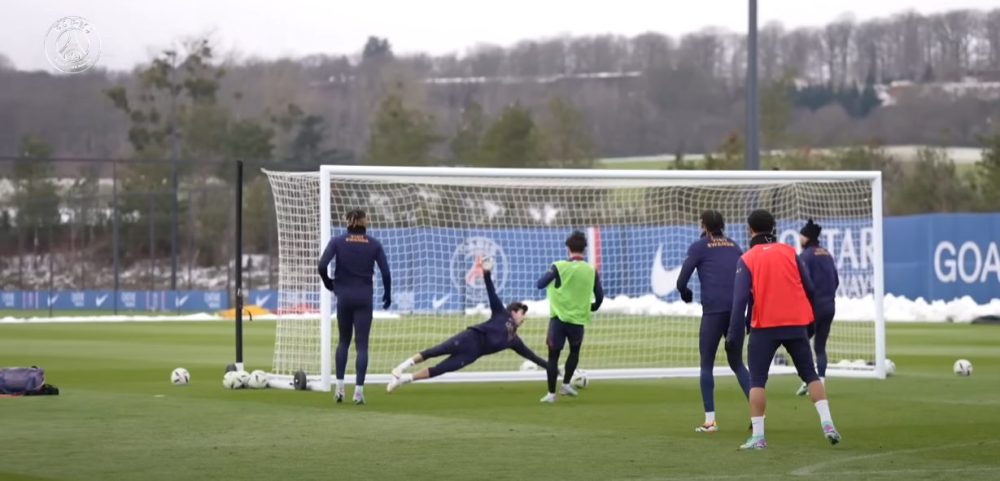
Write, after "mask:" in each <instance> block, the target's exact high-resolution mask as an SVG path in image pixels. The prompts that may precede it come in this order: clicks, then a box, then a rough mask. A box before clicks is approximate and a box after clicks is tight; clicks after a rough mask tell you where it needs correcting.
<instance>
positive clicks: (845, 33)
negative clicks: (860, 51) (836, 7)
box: [823, 17, 854, 86]
mask: <svg viewBox="0 0 1000 481" xmlns="http://www.w3.org/2000/svg"><path fill="white" fill-rule="evenodd" d="M853 34H854V19H853V18H851V17H844V18H841V19H840V20H838V21H836V22H834V23H831V24H829V25H827V26H826V28H824V29H823V51H824V55H825V59H826V68H827V79H828V81H829V82H830V84H831V85H838V86H842V85H844V84H845V83H846V82H847V80H848V79H847V59H848V57H849V55H850V51H851V50H850V46H851V37H852V35H853Z"/></svg>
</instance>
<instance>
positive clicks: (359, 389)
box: [354, 386, 365, 396]
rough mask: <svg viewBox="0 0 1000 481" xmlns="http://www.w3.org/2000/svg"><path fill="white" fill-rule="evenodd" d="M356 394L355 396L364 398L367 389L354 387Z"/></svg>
mask: <svg viewBox="0 0 1000 481" xmlns="http://www.w3.org/2000/svg"><path fill="white" fill-rule="evenodd" d="M354 394H355V395H358V394H360V395H362V396H364V395H365V387H364V386H354Z"/></svg>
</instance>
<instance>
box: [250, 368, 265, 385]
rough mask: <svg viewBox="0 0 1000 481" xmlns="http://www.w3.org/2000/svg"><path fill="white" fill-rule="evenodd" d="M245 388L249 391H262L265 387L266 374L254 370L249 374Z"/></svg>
mask: <svg viewBox="0 0 1000 481" xmlns="http://www.w3.org/2000/svg"><path fill="white" fill-rule="evenodd" d="M247 386H248V387H249V388H251V389H264V388H266V387H267V373H265V372H264V371H261V370H259V369H258V370H256V371H254V372H252V373H250V379H249V380H248V381H247Z"/></svg>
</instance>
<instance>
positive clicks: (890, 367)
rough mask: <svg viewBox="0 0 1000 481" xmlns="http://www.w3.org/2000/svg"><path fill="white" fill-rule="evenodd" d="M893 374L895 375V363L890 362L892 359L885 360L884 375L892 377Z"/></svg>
mask: <svg viewBox="0 0 1000 481" xmlns="http://www.w3.org/2000/svg"><path fill="white" fill-rule="evenodd" d="M893 374H896V363H894V362H892V359H889V358H886V360H885V375H886V376H892V375H893Z"/></svg>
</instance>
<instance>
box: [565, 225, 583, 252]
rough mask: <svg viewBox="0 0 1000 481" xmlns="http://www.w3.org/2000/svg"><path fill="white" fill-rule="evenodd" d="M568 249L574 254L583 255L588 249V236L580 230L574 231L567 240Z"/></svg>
mask: <svg viewBox="0 0 1000 481" xmlns="http://www.w3.org/2000/svg"><path fill="white" fill-rule="evenodd" d="M566 248H568V249H569V251H570V252H572V253H575V254H583V250H584V249H586V248H587V236H586V235H585V234H584V233H583V232H580V231H578V230H575V231H573V233H572V234H570V235H569V237H567V238H566Z"/></svg>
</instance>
